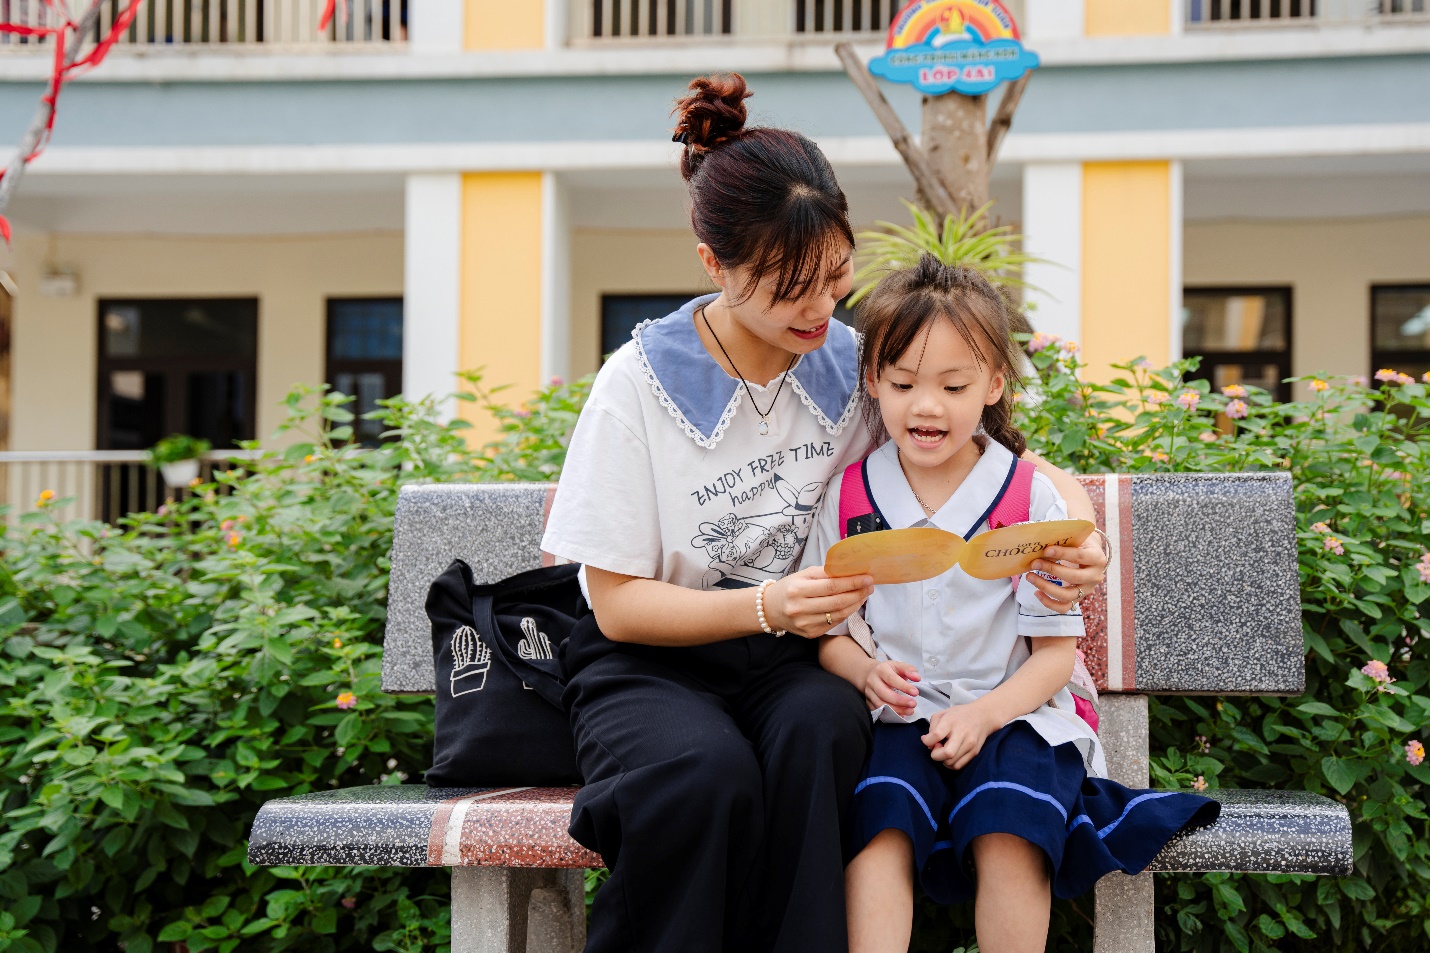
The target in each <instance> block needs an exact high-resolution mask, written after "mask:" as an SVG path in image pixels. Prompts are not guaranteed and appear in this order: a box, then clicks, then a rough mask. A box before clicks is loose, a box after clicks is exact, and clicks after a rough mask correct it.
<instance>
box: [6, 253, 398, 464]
mask: <svg viewBox="0 0 1430 953" xmlns="http://www.w3.org/2000/svg"><path fill="white" fill-rule="evenodd" d="M47 263H52V264H54V265H58V266H63V267H68V268H72V269H74V270H75V271H76V272H77V273H78V275H79V293H78V294H75V295H72V296H69V297H64V298H48V297H44V296H42V295H40V294H39V291H38V286H39V281H40V277H41V275H42V274H43V273H44V271H45V267H46V264H47ZM0 267H3V268H4V269H5V270H6V271H8V272H9V273H10V274H11V276H13V278H14V280H15V284H16V285H17V286H18V293H17V294H16V297H15V313H14V319H13V327H14V335H13V341H12V354H11V368H12V372H13V391H12V398H13V407H14V416H13V419H12V422H11V424H12V426H11V434H10V436H11V440H10V449H12V450H88V449H92V448H93V447H94V440H95V410H96V408H95V400H96V380H95V373H96V371H95V366H96V359H97V355H98V341H97V326H98V304H97V301H98V299H100V298H119V297H125V298H145V297H156V298H157V297H180V296H194V297H256V298H258V361H257V364H258V395H257V409H258V418H257V432H258V435H259V436H260V437H264V438H266V437H268V435H270V434H271V433H272V432H273V429H274V427H276V426H277V425H278V423H279V421H281V420H282V418H283V411H282V408H281V406H280V402H281V401H282V399H283V397H284V395H286V394H287V393H288V390H289V388H290V387H291V386H292V385H293V384H296V383H306V384H319V383H321V382H322V379H323V370H324V368H323V361H324V333H325V330H324V322H325V314H326V302H327V299H328V298H329V297H353V296H368V295H371V296H374V297H377V296H383V297H386V296H392V295H400V294H401V293H402V236H401V234H400V233H388V234H378V235H351V236H301V237H300V236H268V237H266V238H239V239H233V238H229V239H218V238H207V237H197V236H182V237H173V238H155V237H150V236H125V237H114V236H102V237H89V236H70V235H56V236H54V237H53V239H47V238H46V237H44V236H34V237H26V236H21V237H18V238H17V239H16V240H15V243H14V246H13V247H12V248H11V249H10V250H9V251H8V252H5V253H4V254H3V258H0Z"/></svg>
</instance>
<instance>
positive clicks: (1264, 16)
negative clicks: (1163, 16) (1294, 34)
mask: <svg viewBox="0 0 1430 953" xmlns="http://www.w3.org/2000/svg"><path fill="white" fill-rule="evenodd" d="M1317 5H1318V4H1317V0H1187V23H1188V25H1191V26H1205V25H1213V24H1215V25H1232V24H1234V25H1240V24H1276V23H1305V22H1307V21H1309V20H1312V19H1314V18H1315V17H1316V15H1317V10H1316V7H1317Z"/></svg>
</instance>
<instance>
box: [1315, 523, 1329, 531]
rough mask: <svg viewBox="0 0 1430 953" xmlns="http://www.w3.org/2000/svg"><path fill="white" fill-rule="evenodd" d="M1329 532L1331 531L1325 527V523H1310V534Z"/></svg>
mask: <svg viewBox="0 0 1430 953" xmlns="http://www.w3.org/2000/svg"><path fill="white" fill-rule="evenodd" d="M1330 531H1331V528H1330V527H1329V526H1327V525H1326V524H1325V523H1312V524H1311V532H1313V533H1329V532H1330Z"/></svg>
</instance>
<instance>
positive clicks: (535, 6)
mask: <svg viewBox="0 0 1430 953" xmlns="http://www.w3.org/2000/svg"><path fill="white" fill-rule="evenodd" d="M447 2H455V0H447ZM463 2H465V3H466V5H467V6H466V18H465V23H466V26H465V33H466V43H465V46H466V48H467V49H468V50H539V49H541V48H542V47H543V46H545V45H546V19H545V18H546V4H545V3H544V2H543V0H519V2H516V3H513V2H512V0H463Z"/></svg>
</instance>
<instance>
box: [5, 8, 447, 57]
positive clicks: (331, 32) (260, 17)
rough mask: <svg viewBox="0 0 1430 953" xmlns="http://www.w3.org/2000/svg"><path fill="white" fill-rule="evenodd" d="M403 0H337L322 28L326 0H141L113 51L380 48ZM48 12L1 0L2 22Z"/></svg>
mask: <svg viewBox="0 0 1430 953" xmlns="http://www.w3.org/2000/svg"><path fill="white" fill-rule="evenodd" d="M429 2H441V0H429ZM408 3H409V0H339V3H338V11H337V14H336V15H335V16H334V17H333V21H332V23H330V24H329V25H328V26H327V28H326V29H322V30H320V29H318V24H319V22H320V20H321V19H322V15H323V6H324V3H323V0H144V3H143V5H142V6H141V7H140V8H139V12H138V16H136V17H135V19H134V22H133V23H131V24H130V25H129V29H127V30H126V31H124V33H123V35H122V36H121V37H120V39H119V43H118V45H117V47H116V50H123V49H126V48H128V49H160V48H176V47H201V48H212V47H224V48H227V49H249V50H260V49H285V50H293V49H297V50H307V51H313V50H319V49H342V48H364V49H371V48H374V47H376V48H382V47H388V46H394V45H398V44H402V43H404V42H405V41H406V39H407V8H408ZM122 9H123V4H122V3H121V2H120V0H107V2H106V3H105V5H104V7H103V9H102V10H101V13H100V19H99V23H98V24H97V25H96V27H95V31H96V37H98V36H104V35H106V34H107V33H108V32H109V30H110V27H111V26H112V25H113V24H114V18H115V17H116V16H117V15H118V14H119V12H120V10H122ZM52 16H53V14H52V12H51V11H50V10H49V8H48V7H47V6H46V5H45V4H44V3H42V2H40V0H0V19H3V20H4V21H6V22H10V23H23V24H27V25H30V26H50V25H52V24H51V23H50V22H49V21H50V18H51V17H52ZM49 45H50V41H49V39H48V38H38V37H28V36H16V35H13V34H0V52H24V51H37V50H40V49H46V48H48V47H49Z"/></svg>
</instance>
